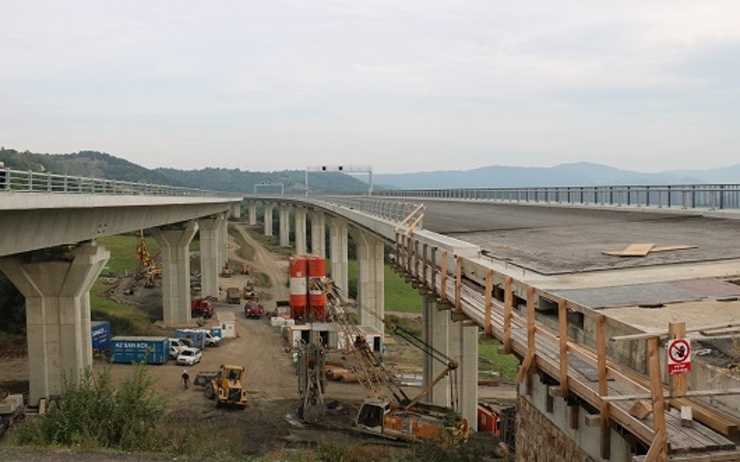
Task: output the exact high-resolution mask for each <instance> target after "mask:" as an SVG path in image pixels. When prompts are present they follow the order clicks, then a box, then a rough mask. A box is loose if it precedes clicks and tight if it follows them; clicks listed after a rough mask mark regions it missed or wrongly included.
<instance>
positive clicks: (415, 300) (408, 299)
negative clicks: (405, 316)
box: [348, 260, 422, 314]
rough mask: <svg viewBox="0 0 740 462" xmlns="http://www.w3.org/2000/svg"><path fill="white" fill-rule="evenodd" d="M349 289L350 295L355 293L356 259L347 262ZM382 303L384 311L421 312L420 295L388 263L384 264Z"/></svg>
mask: <svg viewBox="0 0 740 462" xmlns="http://www.w3.org/2000/svg"><path fill="white" fill-rule="evenodd" d="M348 272H349V290H350V293H351V294H352V295H355V294H357V260H350V261H349V262H348ZM383 274H384V278H385V281H384V284H385V291H384V297H385V298H384V304H385V311H400V312H404V313H419V314H421V308H422V307H421V295H419V293H418V292H417V291H416V290H415V289H414V288H413V287H411V284H408V283H407V282H406V281H404V280H403V278H402V277H401V276H399V275H398V274H396V272H395V271H393V268H391V266H390V265H384V269H383Z"/></svg>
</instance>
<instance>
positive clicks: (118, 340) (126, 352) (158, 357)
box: [110, 337, 170, 364]
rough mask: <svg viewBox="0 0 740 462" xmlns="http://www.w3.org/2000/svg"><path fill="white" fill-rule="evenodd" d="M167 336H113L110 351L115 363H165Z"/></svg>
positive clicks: (167, 349) (167, 355) (167, 353)
mask: <svg viewBox="0 0 740 462" xmlns="http://www.w3.org/2000/svg"><path fill="white" fill-rule="evenodd" d="M169 349H170V341H169V339H168V338H167V337H113V338H112V339H111V341H110V351H111V356H112V357H113V362H116V363H142V362H143V363H147V364H165V363H166V362H167V360H168V359H169V353H170V351H169Z"/></svg>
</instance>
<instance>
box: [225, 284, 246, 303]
mask: <svg viewBox="0 0 740 462" xmlns="http://www.w3.org/2000/svg"><path fill="white" fill-rule="evenodd" d="M241 301H242V292H241V290H239V288H238V287H229V288H228V289H226V302H227V303H231V304H237V305H238V304H239V303H241Z"/></svg>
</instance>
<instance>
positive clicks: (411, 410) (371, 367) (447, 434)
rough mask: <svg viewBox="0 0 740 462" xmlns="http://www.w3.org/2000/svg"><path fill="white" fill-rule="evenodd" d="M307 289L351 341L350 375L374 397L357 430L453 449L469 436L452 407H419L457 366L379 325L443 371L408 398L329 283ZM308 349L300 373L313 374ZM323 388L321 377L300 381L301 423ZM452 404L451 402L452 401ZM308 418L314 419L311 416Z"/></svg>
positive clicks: (359, 418) (401, 331) (361, 411)
mask: <svg viewBox="0 0 740 462" xmlns="http://www.w3.org/2000/svg"><path fill="white" fill-rule="evenodd" d="M309 290H311V291H318V290H321V291H322V292H323V293H324V294H325V295H326V301H327V305H326V308H327V315H328V316H329V317H330V318H332V319H333V320H334V321H335V322H336V323H338V324H339V325H340V326H341V329H342V331H343V332H344V336H345V338H347V339H351V341H350V342H348V347H349V351H348V352H347V354H346V355H345V356H348V357H351V358H352V363H353V366H351V370H352V371H353V372H354V373H355V374H356V376H357V378H358V380H359V382H360V383H361V384H362V385H363V386H364V387H365V388H366V389H367V390H368V391H370V393H371V394H372V395H373V398H371V399H367V400H365V401H364V402H363V403H362V405H361V406H360V409H359V412H358V413H357V417H356V419H355V425H356V426H357V428H358V429H360V430H361V431H363V432H367V433H371V434H374V435H378V436H382V437H386V438H392V439H401V440H406V441H412V442H415V441H428V440H440V441H442V442H443V443H444V444H456V443H458V442H462V441H465V440H467V437H468V434H469V424H468V421H467V419H464V418H460V416H459V415H458V414H457V413H456V412H455V411H454V410H453V409H451V408H448V407H445V406H438V405H434V404H428V403H422V402H421V399H422V398H423V397H424V396H425V395H426V394H427V393H428V392H429V391H430V390H431V389H432V388H433V387H434V386H435V385H437V384H438V383H439V382H440V381H441V380H442V379H444V378H445V377H447V376H448V375H449V374H450V373H452V372H454V371H455V370H456V369H457V367H458V364H457V362H455V361H454V360H452V359H450V358H449V357H447V356H445V355H444V354H442V353H441V352H440V351H438V350H436V349H434V348H433V347H432V346H431V345H427V344H426V343H425V342H423V341H422V340H421V339H419V338H417V337H415V336H414V335H413V334H411V333H410V332H407V331H405V330H404V329H403V328H401V327H400V326H396V325H392V324H391V323H388V322H387V321H386V320H383V322H384V323H385V324H386V328H388V329H390V330H392V331H393V332H395V333H397V334H398V335H399V336H400V337H402V338H403V339H405V340H406V341H408V342H409V343H411V344H412V345H414V346H416V347H417V348H420V349H421V350H422V351H423V352H424V353H425V354H427V355H430V356H431V357H432V358H433V359H435V360H437V361H440V362H442V363H443V364H445V366H446V368H445V370H443V371H442V372H441V373H440V374H439V375H438V376H437V377H435V378H434V380H433V381H432V382H431V383H430V384H429V385H428V386H427V387H425V388H424V389H423V390H421V391H420V392H419V393H418V394H417V395H416V396H415V397H413V398H410V397H409V396H408V395H407V394H406V392H405V391H404V390H403V389H402V388H401V387H400V386H399V385H398V384H397V383H396V382H395V380H394V377H393V374H392V373H391V372H390V371H389V370H388V369H387V368H386V367H385V366H384V365H383V362H382V361H381V359H380V358H379V357H378V356H376V355H375V353H374V352H373V350H372V348H371V346H370V345H369V344H368V343H367V341H366V340H365V337H364V335H362V332H361V331H360V329H359V328H358V326H357V325H355V324H354V323H351V322H349V321H348V320H347V313H346V311H345V310H344V309H343V308H342V304H343V303H342V299H341V297H340V296H339V293H338V290H337V288H336V287H334V285H333V283H332V281H331V280H330V279H328V278H317V279H314V280H312V281H311V282H310V285H309ZM311 348H316V346H311V345H309V346H308V347H307V348H306V353H305V354H304V355H303V357H302V356H301V355H300V353H299V366H298V367H299V371H301V370H303V369H304V368H305V369H306V370H310V369H311V367H310V366H311V361H312V357H313V355H312V353H311V352H312V350H311ZM304 376H305V377H304ZM309 379H310V380H309ZM301 380H303V382H301ZM312 387H313V388H312ZM324 388H325V387H324V386H323V376H322V377H321V378H315V377H311V375H310V374H308V373H304V374H303V376H299V389H300V390H302V393H301V397H302V400H303V402H304V420H306V417H305V415H306V409H307V408H306V406H308V408H309V409H311V412H312V413H313V412H315V411H314V410H313V407H315V404H314V402H320V401H319V399H318V398H317V397H316V396H315V395H316V393H317V392H323V390H324ZM456 401H457V400H456V399H453V402H456ZM305 403H307V404H305ZM308 415H309V417H311V418H313V417H314V415H315V414H311V413H309V414H308ZM306 421H307V422H308V420H306Z"/></svg>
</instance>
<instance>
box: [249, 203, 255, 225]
mask: <svg viewBox="0 0 740 462" xmlns="http://www.w3.org/2000/svg"><path fill="white" fill-rule="evenodd" d="M247 207H248V209H249V226H254V225H256V224H257V203H256V202H250V203H249V205H248V206H247Z"/></svg>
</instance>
